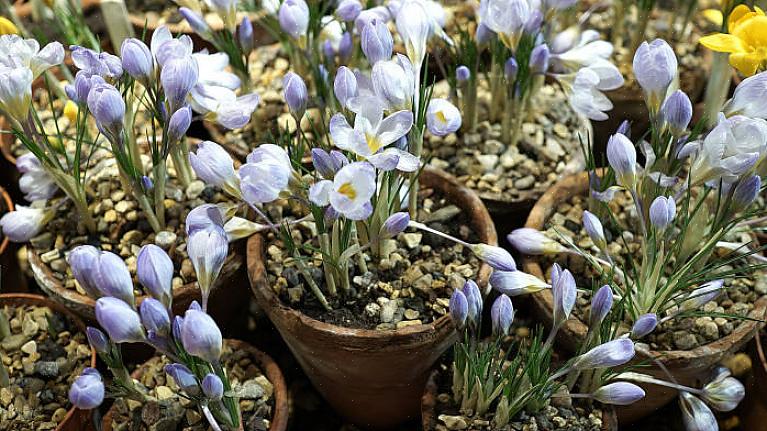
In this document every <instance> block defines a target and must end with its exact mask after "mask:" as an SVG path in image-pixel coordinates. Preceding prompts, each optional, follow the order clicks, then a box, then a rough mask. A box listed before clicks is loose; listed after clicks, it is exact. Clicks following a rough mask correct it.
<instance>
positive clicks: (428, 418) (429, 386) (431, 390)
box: [421, 370, 618, 431]
mask: <svg viewBox="0 0 767 431" xmlns="http://www.w3.org/2000/svg"><path fill="white" fill-rule="evenodd" d="M438 378H439V370H434V371H432V373H431V375H430V376H429V380H428V381H427V382H426V389H425V390H424V392H423V396H422V397H421V425H422V429H423V431H434V430H435V429H436V427H437V424H438V421H437V417H438V415H437V411H436V410H437V395H438V394H439V385H438V384H437V380H438ZM601 431H618V418H617V417H616V415H615V410H614V409H608V408H605V409H604V410H603V411H602V428H601Z"/></svg>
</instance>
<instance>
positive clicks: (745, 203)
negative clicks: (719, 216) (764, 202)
mask: <svg viewBox="0 0 767 431" xmlns="http://www.w3.org/2000/svg"><path fill="white" fill-rule="evenodd" d="M761 189H762V179H761V178H759V176H758V175H753V176H750V177H748V178H746V179H743V180H741V181H740V183H739V184H738V185H737V186H735V191H734V192H733V194H732V203H733V206H734V208H735V211H743V210H745V209H747V208H748V207H750V206H751V204H752V203H754V201H755V200H756V198H757V196H759V191H760V190H761Z"/></svg>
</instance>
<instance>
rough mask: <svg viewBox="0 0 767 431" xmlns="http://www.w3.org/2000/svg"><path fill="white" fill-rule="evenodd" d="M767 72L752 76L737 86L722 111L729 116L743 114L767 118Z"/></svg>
mask: <svg viewBox="0 0 767 431" xmlns="http://www.w3.org/2000/svg"><path fill="white" fill-rule="evenodd" d="M765 98H767V72H762V73H758V74H756V75H754V76H750V77H748V78H746V79H744V80H743V81H741V83H740V84H739V85H738V86H737V87H735V92H734V93H733V95H732V99H730V100H728V101H727V103H726V104H725V105H724V108H723V109H722V112H724V113H725V114H726V115H727V117H731V116H733V115H743V116H746V117H752V118H762V119H765V118H767V109H766V108H767V106H766V105H765V103H762V102H763V101H764V100H765Z"/></svg>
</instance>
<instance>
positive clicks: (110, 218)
mask: <svg viewBox="0 0 767 431" xmlns="http://www.w3.org/2000/svg"><path fill="white" fill-rule="evenodd" d="M104 221H105V222H107V223H114V222H115V221H117V211H115V210H109V211H107V212H105V213H104Z"/></svg>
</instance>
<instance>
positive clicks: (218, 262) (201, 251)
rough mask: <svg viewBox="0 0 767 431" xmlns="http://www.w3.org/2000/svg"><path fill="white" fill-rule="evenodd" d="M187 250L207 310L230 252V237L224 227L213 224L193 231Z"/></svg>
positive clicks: (203, 305)
mask: <svg viewBox="0 0 767 431" xmlns="http://www.w3.org/2000/svg"><path fill="white" fill-rule="evenodd" d="M186 252H187V254H188V255H189V260H191V261H192V265H193V266H194V270H195V272H196V273H197V284H198V285H199V287H200V292H201V294H202V308H203V310H207V308H208V297H209V296H210V291H211V289H212V288H213V284H214V282H215V280H216V278H218V275H219V274H220V273H221V269H222V268H223V267H224V262H225V261H226V256H227V255H228V254H229V238H228V237H227V235H226V231H225V230H224V227H223V226H218V225H214V224H211V225H210V227H209V228H208V229H204V230H202V229H201V230H197V231H195V232H192V234H191V235H189V238H188V239H187V242H186Z"/></svg>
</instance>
